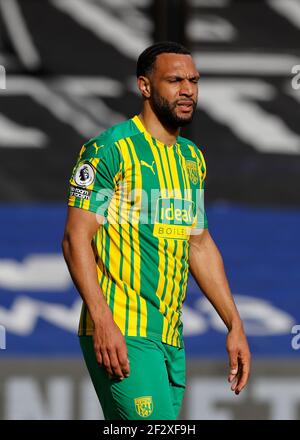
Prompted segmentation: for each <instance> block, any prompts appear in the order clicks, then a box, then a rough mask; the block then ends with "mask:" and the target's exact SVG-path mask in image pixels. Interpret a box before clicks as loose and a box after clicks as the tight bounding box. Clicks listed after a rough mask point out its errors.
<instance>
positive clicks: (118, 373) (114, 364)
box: [108, 348, 124, 379]
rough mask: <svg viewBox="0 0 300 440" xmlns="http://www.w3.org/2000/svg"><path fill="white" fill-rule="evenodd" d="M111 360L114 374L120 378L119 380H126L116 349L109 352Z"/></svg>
mask: <svg viewBox="0 0 300 440" xmlns="http://www.w3.org/2000/svg"><path fill="white" fill-rule="evenodd" d="M108 354H109V359H110V366H111V369H112V372H113V374H114V375H115V376H116V377H118V378H119V379H124V374H123V372H122V370H121V366H120V364H119V359H118V356H117V352H116V349H115V348H113V349H110V350H108Z"/></svg>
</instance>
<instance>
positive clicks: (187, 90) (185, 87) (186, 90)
mask: <svg viewBox="0 0 300 440" xmlns="http://www.w3.org/2000/svg"><path fill="white" fill-rule="evenodd" d="M193 93H194V90H193V87H192V84H191V83H190V81H189V80H188V79H185V80H184V81H182V84H181V88H180V94H181V95H185V96H192V95H193Z"/></svg>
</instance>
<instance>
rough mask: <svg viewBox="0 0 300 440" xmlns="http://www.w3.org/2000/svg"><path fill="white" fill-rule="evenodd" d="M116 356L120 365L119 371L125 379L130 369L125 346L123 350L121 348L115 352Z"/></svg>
mask: <svg viewBox="0 0 300 440" xmlns="http://www.w3.org/2000/svg"><path fill="white" fill-rule="evenodd" d="M117 355H118V359H119V363H120V367H121V370H122V372H123V374H124V376H125V377H128V376H129V374H130V367H129V359H128V354H127V349H126V346H125V348H123V347H121V348H119V349H118V350H117Z"/></svg>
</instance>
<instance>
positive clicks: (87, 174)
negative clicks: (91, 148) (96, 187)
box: [74, 162, 95, 187]
mask: <svg viewBox="0 0 300 440" xmlns="http://www.w3.org/2000/svg"><path fill="white" fill-rule="evenodd" d="M94 180H95V171H94V168H93V167H92V165H91V164H90V163H88V162H83V163H80V164H79V165H78V167H77V169H76V171H75V175H74V181H75V183H76V185H78V186H84V187H87V186H89V185H91V184H92V183H93V182H94Z"/></svg>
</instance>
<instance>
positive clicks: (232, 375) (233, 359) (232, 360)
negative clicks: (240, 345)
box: [228, 351, 238, 382]
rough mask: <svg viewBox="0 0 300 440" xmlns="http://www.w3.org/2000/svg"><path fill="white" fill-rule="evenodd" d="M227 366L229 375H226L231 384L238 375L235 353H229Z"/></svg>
mask: <svg viewBox="0 0 300 440" xmlns="http://www.w3.org/2000/svg"><path fill="white" fill-rule="evenodd" d="M229 366H230V373H229V375H228V382H232V381H233V379H234V378H235V377H236V375H237V374H238V356H237V351H229Z"/></svg>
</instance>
